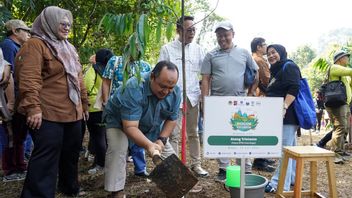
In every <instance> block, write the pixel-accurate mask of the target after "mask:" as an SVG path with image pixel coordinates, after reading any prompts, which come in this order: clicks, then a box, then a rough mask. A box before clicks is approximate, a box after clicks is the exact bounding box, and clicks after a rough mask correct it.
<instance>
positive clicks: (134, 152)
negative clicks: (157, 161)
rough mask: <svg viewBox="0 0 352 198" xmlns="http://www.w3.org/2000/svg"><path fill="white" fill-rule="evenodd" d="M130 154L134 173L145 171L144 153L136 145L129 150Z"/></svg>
mask: <svg viewBox="0 0 352 198" xmlns="http://www.w3.org/2000/svg"><path fill="white" fill-rule="evenodd" d="M130 149H131V150H130V152H131V153H130V154H131V156H132V159H133V164H134V173H143V172H145V171H146V162H145V152H144V149H143V148H142V147H140V146H138V145H136V144H133V145H132V146H131V148H130Z"/></svg>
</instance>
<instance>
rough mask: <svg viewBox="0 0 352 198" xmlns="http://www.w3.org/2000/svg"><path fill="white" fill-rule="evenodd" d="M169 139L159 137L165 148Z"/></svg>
mask: <svg viewBox="0 0 352 198" xmlns="http://www.w3.org/2000/svg"><path fill="white" fill-rule="evenodd" d="M167 139H168V138H167V137H161V136H159V137H158V140H160V141H161V142H162V143H163V144H164V146H165V144H166V142H167Z"/></svg>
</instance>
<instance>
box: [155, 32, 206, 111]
mask: <svg viewBox="0 0 352 198" xmlns="http://www.w3.org/2000/svg"><path fill="white" fill-rule="evenodd" d="M204 56H205V52H204V50H203V48H202V47H201V46H200V45H198V44H196V43H189V44H187V45H186V46H185V67H186V94H187V98H188V99H189V101H190V102H191V105H192V107H194V106H195V105H197V104H198V102H199V99H200V87H199V80H200V78H199V76H200V69H201V64H202V61H203V59H204ZM162 60H167V61H170V62H172V63H174V64H175V65H176V66H177V67H178V70H179V73H180V75H179V80H178V82H177V85H178V86H179V87H180V89H181V93H182V94H183V82H182V79H183V74H182V43H181V42H180V41H179V40H178V39H176V40H174V41H172V42H170V43H167V44H166V45H164V46H162V47H161V50H160V56H159V60H158V61H162ZM182 100H183V97H182ZM181 105H182V102H181Z"/></svg>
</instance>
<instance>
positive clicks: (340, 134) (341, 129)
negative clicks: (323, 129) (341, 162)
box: [326, 105, 351, 152]
mask: <svg viewBox="0 0 352 198" xmlns="http://www.w3.org/2000/svg"><path fill="white" fill-rule="evenodd" d="M326 111H327V112H328V114H329V117H330V119H331V120H332V121H333V124H334V129H335V130H334V131H333V133H332V139H331V147H332V150H333V151H334V152H343V151H344V150H345V149H344V146H343V145H344V143H345V139H346V136H347V134H348V132H349V131H350V124H349V123H350V114H351V113H350V108H349V107H348V105H343V106H341V107H337V108H331V107H326Z"/></svg>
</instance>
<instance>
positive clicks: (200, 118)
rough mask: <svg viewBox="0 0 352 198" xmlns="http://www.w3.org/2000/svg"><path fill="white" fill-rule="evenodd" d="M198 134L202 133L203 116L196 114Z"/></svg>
mask: <svg viewBox="0 0 352 198" xmlns="http://www.w3.org/2000/svg"><path fill="white" fill-rule="evenodd" d="M198 133H199V134H201V133H203V116H202V114H201V113H199V114H198Z"/></svg>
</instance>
